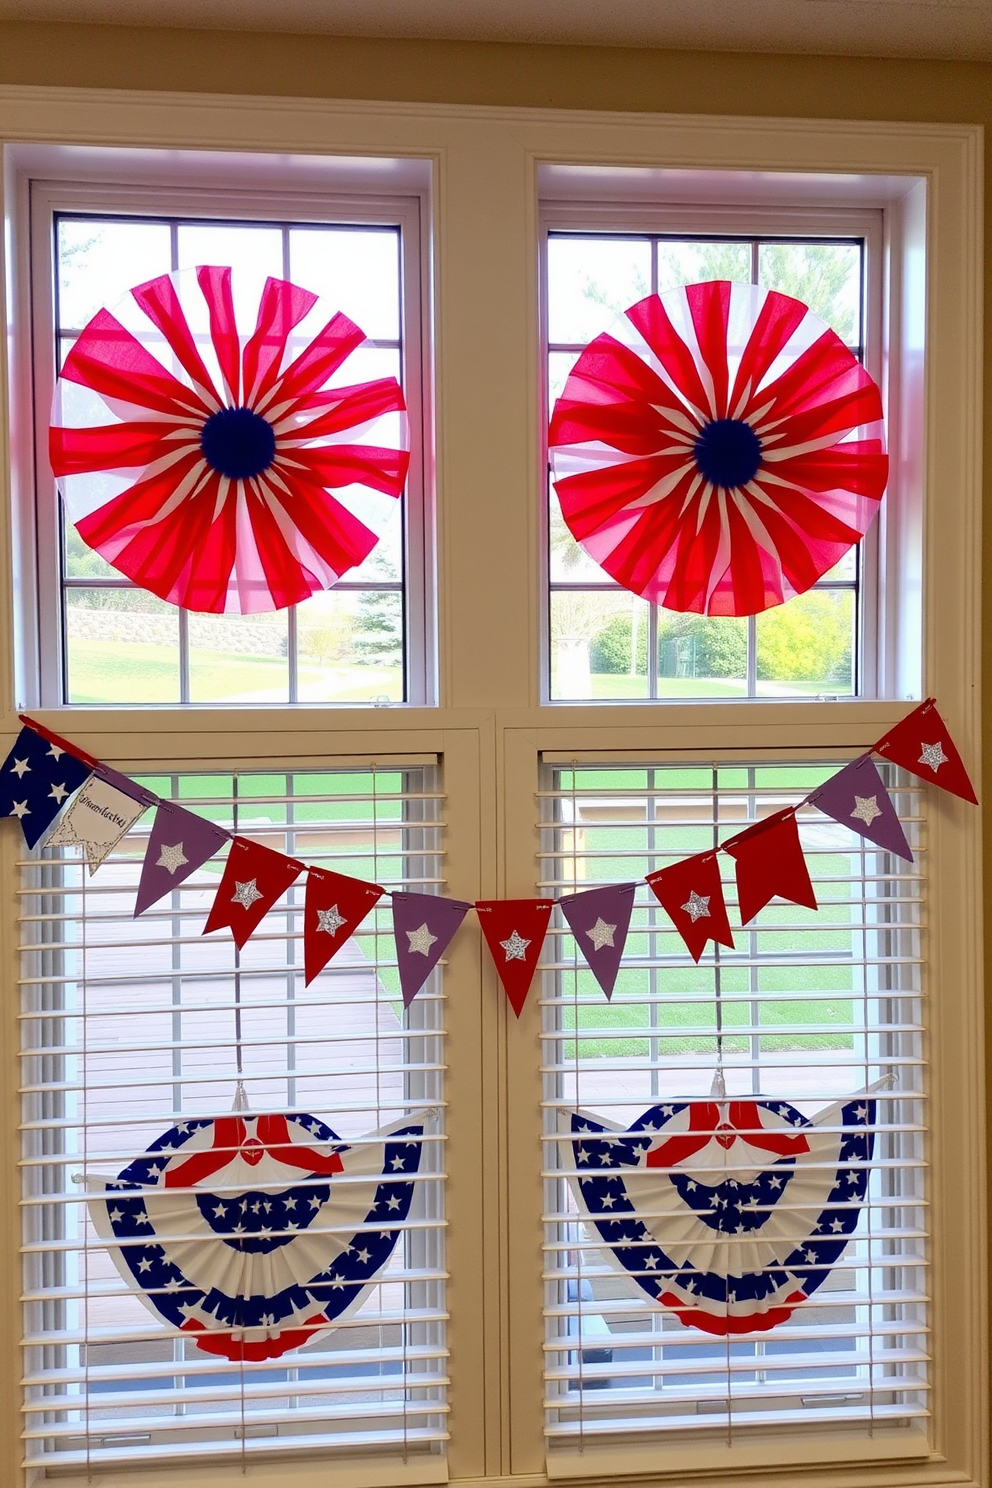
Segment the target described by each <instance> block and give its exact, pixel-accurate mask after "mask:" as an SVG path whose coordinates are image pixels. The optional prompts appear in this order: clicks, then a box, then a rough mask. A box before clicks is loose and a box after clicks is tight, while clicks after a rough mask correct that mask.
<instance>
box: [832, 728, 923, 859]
mask: <svg viewBox="0 0 992 1488" xmlns="http://www.w3.org/2000/svg"><path fill="white" fill-rule="evenodd" d="M806 799H807V800H808V801H809V804H810V805H811V806H815V807H816V809H817V811H822V812H823V813H824V815H826V816H832V817H833V819H834V821H838V822H842V823H843V824H844V826H845V827H850V828H851V831H852V832H858V833H860V835H861V836H862V837H867V838H868V839H869V841H871V842H874V843H876V844H877V845H878V846H879V847H881V848H884V850H885V851H886V852H892V853H896V854H898V856H899V857H900V858H905V859H906V861H907V862H909V863H911V862H912V861H913V854H912V852H911V851H910V846H909V843H908V842H907V841H906V834H905V832H904V831H903V829H902V826H901V824H900V821H899V818H898V816H896V811H895V807H894V806H893V804H892V802H891V801H890V800H889V794H888V791H887V790H886V789H885V785H884V784H883V781H882V777H881V775H879V773H878V771H877V770H876V768H875V765H874V762H873V760H872V758H871V755H870V754H865V755H862V756H861V758H860V759H856V760H852V761H851V763H850V764H849V765H845V766H844V768H843V770H841V771H840V772H839V774H837V775H833V776H832V777H831V778H830V779H829V780H828V781H827V782H826V784H825V785H821V786H819V788H818V789H817V790H815V791H812V792H811V793H810V795H809V796H807V798H806Z"/></svg>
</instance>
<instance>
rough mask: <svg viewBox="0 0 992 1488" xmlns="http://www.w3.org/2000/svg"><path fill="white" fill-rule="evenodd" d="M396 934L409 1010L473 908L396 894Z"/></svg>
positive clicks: (428, 896) (427, 896)
mask: <svg viewBox="0 0 992 1488" xmlns="http://www.w3.org/2000/svg"><path fill="white" fill-rule="evenodd" d="M392 897H393V935H394V936H395V937H396V961H397V964H398V966H399V969H400V986H401V987H402V989H403V1006H404V1007H409V1006H410V1004H411V1002H412V1001H413V999H414V998H415V997H416V995H417V993H418V992H419V991H420V989H421V987H422V986H423V985H424V983H425V982H426V980H427V978H428V977H429V976H430V974H431V972H432V971H433V970H434V968H435V966H436V965H437V963H438V962H439V961H440V959H441V957H442V956H443V955H444V953H445V951H446V950H447V949H448V946H449V945H450V944H451V940H452V937H453V936H454V933H455V931H456V930H457V929H458V926H459V925H460V924H461V922H462V920H463V919H464V918H465V916H466V915H467V914H468V912H469V910H470V909H471V908H472V906H471V904H464V903H463V902H462V900H461V899H442V898H440V897H439V896H438V895H437V894H402V893H395V894H393V896H392Z"/></svg>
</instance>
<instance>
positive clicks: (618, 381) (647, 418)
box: [548, 280, 888, 615]
mask: <svg viewBox="0 0 992 1488" xmlns="http://www.w3.org/2000/svg"><path fill="white" fill-rule="evenodd" d="M548 443H549V446H550V455H551V463H552V470H553V475H554V484H555V490H556V491H557V493H558V499H559V501H560V502H561V510H562V515H563V517H564V519H565V522H566V523H567V525H568V528H569V530H570V531H571V533H572V536H573V537H574V538H575V539H576V541H577V542H579V543H580V544H581V545H582V547H583V548H584V549H585V550H586V552H587V553H588V554H589V555H590V557H592V558H593V559H594V560H595V561H596V563H598V564H599V565H600V567H601V568H603V569H605V571H606V572H607V573H608V574H609V575H610V576H611V578H613V579H615V580H616V581H617V583H618V584H622V585H623V587H624V588H625V589H629V590H631V591H632V592H633V593H634V594H640V595H642V596H643V597H644V598H645V599H647V600H650V601H651V602H652V603H654V604H658V605H663V606H664V607H665V608H667V609H670V610H683V611H696V612H698V613H701V614H706V615H755V614H758V613H759V612H760V611H762V610H767V609H769V608H771V607H772V606H773V605H779V604H782V603H784V601H786V600H788V599H792V598H793V597H794V596H795V595H797V594H802V593H803V592H804V591H805V590H807V589H809V588H810V586H811V585H812V584H815V583H816V581H817V579H819V578H820V577H821V576H822V575H823V574H825V573H826V572H827V571H828V570H829V569H831V568H832V567H833V566H834V565H835V564H836V563H837V562H839V560H840V559H841V558H842V557H843V556H844V554H845V553H846V552H847V551H848V549H849V548H851V546H852V545H853V544H854V543H856V542H858V541H859V540H860V538H862V537H863V536H864V534H865V532H866V531H867V529H868V527H869V525H870V524H871V521H872V518H873V517H874V516H875V513H876V511H877V509H878V503H879V501H880V500H881V498H882V493H883V491H884V490H885V482H886V479H887V476H888V460H887V457H886V454H885V451H884V445H883V430H882V400H881V395H880V393H879V390H878V387H877V386H876V384H875V383H874V382H873V380H872V378H871V377H870V376H869V374H868V373H867V372H866V371H865V369H864V367H862V366H861V364H860V362H859V361H858V360H857V358H856V357H855V356H854V354H853V353H852V352H851V351H850V350H849V349H848V348H847V347H846V346H845V345H844V343H843V341H841V339H840V337H839V336H838V335H837V334H836V333H835V332H834V331H832V330H831V329H830V328H829V327H828V326H827V325H825V324H824V322H823V321H821V320H819V319H818V318H817V317H816V316H815V315H814V314H813V313H812V311H810V310H809V309H808V308H807V307H806V306H805V305H804V304H802V303H801V301H799V300H794V299H792V298H790V297H789V296H788V295H783V294H778V293H777V292H776V291H774V290H767V289H759V288H758V287H757V286H755V285H749V284H732V283H730V282H729V281H727V280H713V281H711V282H708V283H705V284H690V285H688V286H687V287H685V288H682V289H675V290H670V291H668V292H667V293H665V294H663V295H660V296H659V295H649V296H648V298H647V299H644V300H641V301H640V302H639V303H638V304H636V305H634V306H632V308H631V309H629V310H627V311H626V313H625V314H624V315H623V316H621V318H620V319H619V321H618V322H617V323H616V325H614V327H613V328H612V330H611V331H610V332H609V333H606V334H603V335H601V336H597V337H596V339H595V340H594V341H592V342H590V344H589V345H588V346H587V347H586V348H585V350H584V351H583V352H582V353H581V355H580V356H579V358H578V360H577V361H576V363H575V366H574V367H573V369H572V372H571V374H570V376H569V378H568V381H567V382H566V384H565V390H564V392H563V394H562V396H561V397H560V398H559V399H558V401H557V403H556V404H555V407H554V411H553V413H552V417H551V427H550V431H549V436H548Z"/></svg>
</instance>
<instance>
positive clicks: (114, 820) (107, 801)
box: [46, 765, 155, 875]
mask: <svg viewBox="0 0 992 1488" xmlns="http://www.w3.org/2000/svg"><path fill="white" fill-rule="evenodd" d="M154 800H155V797H154V796H153V795H152V794H151V792H150V791H146V790H144V789H143V788H142V787H141V786H140V785H136V784H135V783H134V781H133V780H129V779H128V777H127V776H126V775H121V774H120V772H119V771H118V770H112V769H111V768H110V766H109V765H99V766H98V767H97V770H95V771H94V772H93V774H92V775H91V776H90V778H89V780H87V781H86V784H85V785H84V786H83V787H82V789H81V790H80V792H79V794H78V796H77V797H76V799H75V800H74V801H73V802H72V804H71V805H70V807H69V809H68V811H66V813H65V815H64V816H63V818H62V820H61V821H60V822H59V824H58V826H57V827H56V828H55V831H54V832H53V833H52V834H51V836H50V837H49V838H48V841H47V843H46V846H48V847H81V848H82V849H83V853H84V854H85V857H86V862H87V866H88V868H89V871H90V874H91V875H92V874H94V873H95V872H96V870H97V869H98V868H99V866H100V864H101V863H102V862H103V861H104V859H105V858H107V857H109V856H110V854H111V853H112V852H113V850H114V848H115V847H116V846H117V844H118V843H119V842H121V841H122V840H123V838H125V837H126V836H127V834H128V832H129V831H130V830H131V828H132V827H133V826H134V824H135V822H136V821H137V820H138V818H139V816H143V815H144V813H145V812H146V811H147V809H148V807H149V806H150V805H151V804H152V802H153V801H154Z"/></svg>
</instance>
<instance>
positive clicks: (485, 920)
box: [475, 899, 555, 1018]
mask: <svg viewBox="0 0 992 1488" xmlns="http://www.w3.org/2000/svg"><path fill="white" fill-rule="evenodd" d="M554 907H555V906H554V901H553V900H552V899H480V900H479V901H478V902H477V904H476V906H475V908H476V912H477V914H478V916H479V924H480V925H481V926H482V933H483V935H484V936H485V937H486V944H487V945H488V947H489V954H490V955H491V956H492V958H493V961H494V963H495V966H496V971H497V972H498V974H499V979H500V981H501V982H502V983H503V990H504V992H505V993H506V995H507V997H508V998H509V999H510V1006H511V1007H512V1009H513V1011H514V1012H515V1013H516V1015H517V1017H518V1018H519V1017H520V1014H521V1013H522V1012H523V1006H524V1003H525V1002H526V1001H527V993H528V992H529V991H530V984H531V982H532V980H533V978H534V972H535V970H536V968H537V963H538V959H539V958H540V955H541V948H542V947H543V945H544V937H545V935H546V934H547V932H548V922H549V921H550V919H551V911H552V910H553V909H554Z"/></svg>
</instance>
